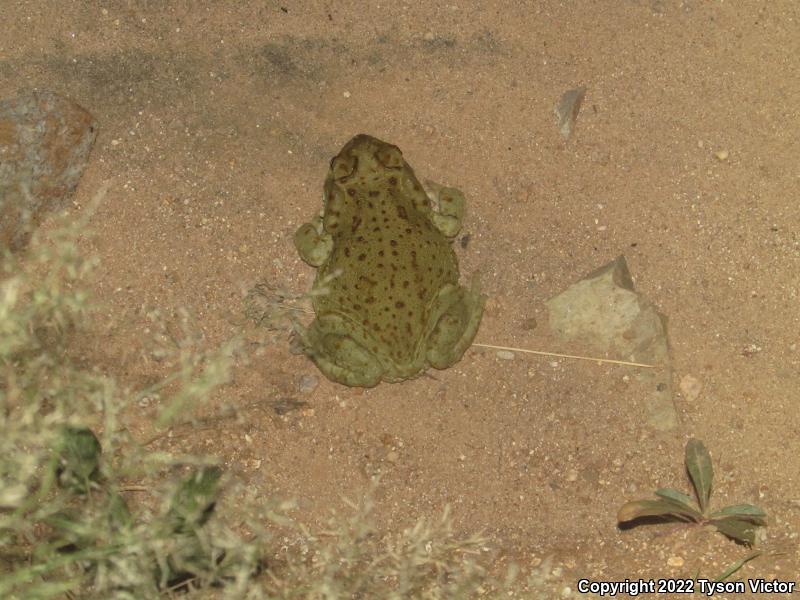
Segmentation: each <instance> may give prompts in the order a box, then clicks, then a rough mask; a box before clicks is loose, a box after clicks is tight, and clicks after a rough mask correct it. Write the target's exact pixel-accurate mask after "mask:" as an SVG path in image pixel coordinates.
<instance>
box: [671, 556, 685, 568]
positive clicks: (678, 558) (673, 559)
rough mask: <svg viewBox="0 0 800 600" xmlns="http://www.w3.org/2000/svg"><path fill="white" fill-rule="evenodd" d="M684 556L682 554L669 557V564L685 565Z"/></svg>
mask: <svg viewBox="0 0 800 600" xmlns="http://www.w3.org/2000/svg"><path fill="white" fill-rule="evenodd" d="M683 562H684V561H683V557H681V556H670V557H669V558H668V559H667V565H669V566H670V567H676V568H677V567H682V566H683Z"/></svg>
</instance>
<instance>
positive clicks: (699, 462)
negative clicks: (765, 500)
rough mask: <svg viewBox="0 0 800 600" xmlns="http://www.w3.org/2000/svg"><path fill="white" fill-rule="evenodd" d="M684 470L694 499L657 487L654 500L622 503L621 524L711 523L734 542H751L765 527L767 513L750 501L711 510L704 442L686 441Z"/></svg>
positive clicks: (710, 479) (710, 470)
mask: <svg viewBox="0 0 800 600" xmlns="http://www.w3.org/2000/svg"><path fill="white" fill-rule="evenodd" d="M685 465H686V471H687V472H688V474H689V479H690V480H691V482H692V486H693V487H694V492H695V497H696V499H697V501H696V502H695V501H693V499H692V498H691V497H690V496H689V495H688V494H685V493H683V492H681V491H678V490H675V489H672V488H659V489H657V490H656V491H655V494H656V496H658V499H656V500H634V501H631V502H626V503H625V504H623V505H622V507H621V508H620V509H619V512H618V513H617V521H619V522H620V523H624V522H628V521H634V520H637V519H642V518H646V517H656V518H664V519H674V520H679V521H685V522H690V523H698V524H701V525H712V526H713V527H715V528H716V529H717V530H718V531H719V532H720V533H722V534H724V535H726V536H727V537H729V538H731V539H733V540H736V541H737V542H740V543H743V544H747V545H752V544H754V543H755V539H756V529H757V528H758V527H763V526H766V524H767V521H766V518H767V515H766V513H765V512H764V511H763V510H761V509H760V508H759V507H758V506H755V505H753V504H735V505H731V506H726V507H724V508H721V509H719V510H715V511H712V510H711V508H710V504H709V502H710V500H711V490H712V484H713V481H714V469H713V467H712V464H711V455H710V454H709V453H708V450H707V449H706V447H705V446H704V445H703V442H701V441H699V440H696V439H694V438H692V439H690V440H689V441H688V442H687V444H686V453H685Z"/></svg>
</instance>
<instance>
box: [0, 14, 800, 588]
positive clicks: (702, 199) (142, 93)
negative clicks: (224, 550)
mask: <svg viewBox="0 0 800 600" xmlns="http://www.w3.org/2000/svg"><path fill="white" fill-rule="evenodd" d="M104 6H105V8H100V7H96V8H91V9H90V8H78V7H75V6H71V5H70V6H59V7H58V8H57V9H56V8H55V7H53V5H51V4H48V3H35V2H34V3H23V4H15V5H13V6H9V7H6V12H7V13H8V14H7V15H6V16H7V18H6V19H5V21H6V22H7V23H8V24H9V26H8V29H7V30H6V31H5V32H4V36H3V39H2V41H0V57H2V58H1V59H0V95H1V96H2V97H10V96H13V95H15V94H16V93H17V91H18V90H19V89H20V88H22V87H25V88H28V89H30V88H39V89H49V90H52V91H54V92H57V93H59V94H62V95H65V96H67V97H70V98H72V99H73V100H75V101H76V102H78V103H79V104H81V105H82V106H84V107H86V108H87V109H88V110H89V111H90V112H91V113H92V114H93V115H94V117H95V118H96V119H97V121H98V123H99V126H100V134H99V137H98V140H97V144H96V146H95V149H94V152H93V154H92V160H91V162H90V164H89V166H88V168H87V171H86V174H85V175H84V179H83V181H82V183H81V186H80V188H79V191H78V194H77V196H76V198H75V201H74V210H79V209H80V208H81V207H82V206H83V205H85V204H86V203H88V200H89V198H91V196H92V194H93V193H94V191H95V190H96V189H97V188H98V187H99V186H100V185H101V183H102V182H104V181H110V182H111V187H110V189H109V192H108V196H107V200H106V202H105V204H104V205H103V206H102V207H101V208H100V210H99V211H98V212H97V214H96V215H95V217H94V219H93V221H92V226H93V229H94V232H95V235H94V237H92V238H88V237H87V239H86V240H85V242H84V249H85V251H86V252H88V253H94V254H97V255H98V256H99V258H100V260H101V266H100V269H99V277H98V278H97V281H96V283H95V289H94V292H95V293H96V295H97V297H98V298H100V299H101V300H102V310H101V311H100V312H99V313H98V316H97V321H96V330H95V331H94V332H93V334H92V335H91V336H87V337H86V338H85V339H83V340H82V341H81V344H80V348H79V350H78V352H79V353H80V354H81V355H82V356H84V357H85V358H86V360H91V361H94V362H96V363H97V364H99V365H100V367H101V368H103V369H105V370H107V372H108V373H109V374H112V375H115V376H117V377H119V378H120V379H121V380H122V381H124V382H127V383H129V384H131V385H143V384H146V383H147V382H148V381H149V380H151V379H152V378H154V377H157V376H158V375H160V374H162V373H163V371H164V368H165V367H164V366H163V365H161V364H159V363H158V362H157V361H156V360H153V359H152V357H149V356H148V355H147V353H146V352H143V351H141V350H140V348H141V347H142V343H143V340H144V339H145V338H146V337H147V336H148V335H149V333H148V331H147V328H148V327H149V321H148V320H147V318H146V313H147V311H148V310H151V309H153V308H157V309H159V310H161V311H162V312H164V313H166V314H169V313H170V312H171V311H174V310H175V309H176V308H177V307H181V306H185V307H187V308H188V309H189V311H190V312H191V313H192V314H193V315H194V318H195V322H196V324H197V326H198V328H199V329H200V330H201V331H202V332H203V334H204V335H205V337H206V341H207V342H208V343H217V342H220V341H222V340H224V339H226V338H227V337H228V336H230V335H231V334H232V333H233V332H234V331H236V329H237V328H238V327H239V324H240V323H241V315H242V311H243V305H242V302H243V298H244V294H245V292H246V290H247V289H248V288H250V287H251V286H252V285H254V284H255V283H256V282H258V281H261V280H267V281H270V282H272V283H274V284H276V285H281V286H283V287H285V288H287V289H291V290H293V291H297V292H302V291H304V290H306V289H308V286H309V285H310V278H311V276H312V270H311V269H309V268H307V267H306V266H305V265H304V264H303V263H302V262H301V261H300V259H299V258H298V256H297V254H296V252H295V251H294V249H293V247H292V244H291V236H292V234H293V232H294V230H295V228H296V227H297V226H298V225H299V224H301V223H302V222H303V221H304V219H305V218H306V217H307V216H308V215H309V214H311V213H312V211H315V210H317V209H318V207H319V205H320V204H319V203H320V194H321V185H322V180H323V178H324V175H325V172H326V169H327V166H328V161H329V159H330V157H331V156H332V155H333V154H334V153H335V152H336V151H337V150H338V148H340V147H341V145H342V144H343V143H344V142H345V141H346V140H348V139H350V137H352V136H353V135H354V134H356V133H359V132H365V133H370V134H372V135H375V136H377V137H379V138H381V139H385V140H387V141H390V142H392V143H394V144H397V145H398V146H399V147H400V148H401V149H402V150H403V152H404V155H405V157H406V159H407V160H408V161H409V163H410V164H412V165H413V166H414V168H415V170H416V171H417V172H418V174H419V175H420V176H421V177H431V178H434V179H436V180H437V181H441V182H442V183H446V184H449V185H454V186H457V187H459V188H461V189H462V190H463V191H464V192H465V195H466V196H467V200H468V216H467V222H466V225H465V230H464V235H467V236H468V240H469V243H468V244H456V251H457V253H458V255H459V260H460V263H461V269H462V272H463V273H464V274H465V275H468V274H471V273H473V272H475V271H479V272H480V273H481V275H482V282H483V288H484V290H485V291H486V292H487V294H488V295H489V296H490V301H489V303H488V305H487V309H486V314H485V316H484V321H483V324H482V326H481V330H480V332H479V334H478V341H484V342H487V343H494V344H499V345H507V346H516V347H520V346H521V347H532V348H536V349H550V350H554V351H560V352H570V351H576V352H580V351H581V349H580V348H564V347H553V343H554V342H553V340H551V339H547V338H545V337H544V336H543V335H542V334H541V331H540V328H534V329H532V330H531V328H530V323H531V322H532V321H531V318H533V319H536V320H538V321H539V322H543V321H542V319H543V318H544V317H543V314H544V313H543V312H542V302H543V301H544V300H545V299H547V298H548V297H551V296H553V295H555V294H557V293H558V292H560V291H562V290H563V289H565V288H566V287H567V286H568V285H569V284H570V283H572V282H573V281H575V280H577V279H578V278H579V277H581V276H582V275H583V274H585V273H587V272H590V271H592V270H593V269H595V268H596V267H598V266H600V265H602V264H605V263H606V262H608V261H609V260H611V259H612V258H614V257H615V256H618V255H619V254H625V255H626V257H627V259H628V262H629V265H630V267H631V272H632V273H634V275H635V277H636V278H637V281H636V288H637V290H638V291H640V292H641V293H643V294H644V295H645V296H646V297H648V298H649V299H651V300H652V301H653V302H654V303H655V304H656V305H657V306H658V307H659V309H660V310H661V312H663V313H665V314H667V315H668V316H669V324H670V325H669V327H670V335H671V343H672V353H673V365H674V367H675V375H676V378H677V381H679V380H680V379H681V378H683V377H684V376H686V375H691V376H693V377H694V378H696V379H697V380H698V381H699V382H700V383H701V385H702V389H701V392H700V393H699V394H698V395H697V396H696V397H695V398H693V399H692V400H688V399H686V398H683V397H681V396H678V397H676V399H675V402H676V406H677V408H678V411H679V414H680V420H681V426H680V428H679V432H678V433H676V434H674V435H669V436H664V435H659V434H655V433H653V432H650V431H649V430H648V429H647V428H646V426H645V425H644V417H643V415H642V414H641V413H640V411H639V409H638V408H637V407H638V406H639V404H638V403H637V401H638V400H640V399H641V397H642V395H644V394H646V393H647V390H644V389H641V388H640V387H638V384H637V383H636V382H635V380H634V379H633V378H626V376H627V375H628V371H627V370H626V369H625V368H623V367H608V366H597V365H594V364H591V363H572V362H568V361H564V360H548V359H538V358H537V359H523V358H522V357H520V356H516V357H515V359H514V360H502V359H500V358H498V357H497V355H496V353H495V352H493V351H487V350H480V349H473V350H470V351H468V352H467V354H466V356H465V357H464V359H463V360H462V361H461V362H460V363H459V364H458V365H456V366H455V367H453V368H452V369H449V370H447V371H443V372H435V371H434V372H431V373H429V375H428V376H425V377H422V378H419V379H417V380H414V381H409V382H406V383H402V384H396V385H380V386H379V387H377V388H375V389H373V390H370V391H367V392H364V391H361V390H357V389H349V388H345V387H341V386H338V385H335V384H332V383H330V382H328V381H327V380H324V379H321V381H320V382H319V385H318V386H316V387H313V386H309V385H307V379H306V380H303V377H304V376H306V377H307V376H314V375H318V373H317V372H316V370H315V368H314V367H313V365H312V364H311V363H310V362H309V361H308V360H307V359H305V358H304V357H302V356H296V355H292V354H291V353H290V352H289V349H288V343H287V340H286V336H279V337H278V339H277V340H274V341H270V343H265V339H266V334H265V333H264V332H263V331H260V330H257V329H255V328H251V329H248V341H249V343H250V347H251V348H252V349H254V350H256V349H257V350H258V353H257V354H256V356H255V358H254V359H253V360H251V361H250V362H248V363H247V364H241V365H240V366H239V368H238V370H237V373H236V378H235V381H234V382H233V383H232V384H231V385H229V386H227V387H226V388H225V389H224V390H222V391H221V392H220V393H219V394H217V396H216V397H215V399H214V403H213V404H212V405H211V406H209V407H208V413H209V415H222V414H227V415H232V416H230V417H226V418H222V417H219V416H218V418H213V417H211V418H210V420H209V421H208V422H207V426H206V427H204V428H203V429H201V430H199V431H186V432H181V435H178V436H176V437H175V438H173V441H172V442H170V443H169V444H168V446H167V447H169V448H170V449H173V450H190V451H196V452H213V453H214V454H217V455H220V456H222V457H223V458H224V460H225V463H226V465H227V466H228V468H230V469H232V470H234V471H237V472H239V473H241V474H242V475H243V476H244V477H245V478H247V479H248V480H249V482H250V484H251V485H252V486H256V487H258V488H259V489H261V490H263V493H264V495H265V496H271V495H277V496H294V497H296V498H298V499H299V501H300V507H301V510H302V513H301V515H302V518H303V519H305V520H307V521H308V522H310V523H321V522H323V521H324V519H325V517H326V515H327V513H328V510H329V509H331V508H341V507H343V502H342V496H343V495H344V496H351V497H352V496H356V495H358V494H360V493H362V492H363V491H364V490H366V489H367V488H368V487H369V485H370V482H371V480H372V479H373V478H374V477H375V476H377V475H380V476H381V485H380V487H379V491H378V503H377V509H376V516H377V517H378V518H379V520H380V522H381V523H382V524H383V525H384V526H386V527H397V526H401V525H407V524H409V523H410V522H411V521H413V520H414V519H415V518H417V517H419V516H425V515H428V516H433V515H436V514H438V513H440V512H441V510H442V509H443V508H444V506H445V505H446V504H450V505H452V507H453V513H454V515H455V517H456V523H457V526H458V527H459V528H460V529H462V530H463V531H464V532H472V531H476V530H479V529H485V530H487V531H488V532H490V533H491V534H492V535H493V539H494V543H495V544H496V546H497V547H498V548H500V549H501V550H502V551H503V552H504V555H505V557H506V559H508V560H510V559H513V560H517V561H519V562H520V563H521V564H522V566H523V567H525V566H530V565H534V564H538V562H539V561H540V560H541V559H542V558H543V557H545V556H547V555H555V557H556V560H557V563H558V564H559V565H561V567H562V568H563V569H564V571H563V579H564V581H565V583H567V584H569V585H571V586H572V587H573V589H574V587H575V582H576V581H577V579H578V578H579V577H588V578H593V579H598V580H607V579H624V578H626V577H627V578H631V579H634V578H638V577H643V578H656V579H657V578H663V577H691V576H694V575H696V574H698V573H699V574H700V576H701V577H702V576H705V577H714V576H716V575H718V574H719V573H720V572H721V571H722V570H723V569H724V568H725V567H726V566H727V565H729V564H730V563H732V562H733V561H734V560H737V559H738V558H741V557H742V556H743V555H744V553H745V550H744V549H742V548H740V547H737V546H735V545H734V544H732V543H730V542H728V541H726V540H725V539H724V538H722V537H721V536H719V535H706V534H705V533H704V532H703V530H699V531H698V530H692V529H686V528H685V527H681V526H652V527H641V528H637V529H632V530H625V531H620V530H618V529H617V527H616V523H615V514H616V509H617V508H618V507H619V506H620V505H621V504H622V503H623V502H624V501H626V500H629V499H634V498H638V497H647V496H649V494H650V492H651V490H653V489H655V488H656V487H660V486H670V487H676V488H680V489H686V488H687V486H688V482H687V481H686V479H685V476H684V474H683V472H682V456H683V445H684V443H685V440H686V439H687V438H688V437H689V436H690V435H691V436H694V437H697V438H700V439H702V440H703V441H704V442H705V444H706V446H707V447H708V448H709V450H710V451H711V453H712V455H713V457H714V460H715V465H716V468H717V473H718V479H717V485H716V490H715V498H716V499H717V501H718V502H719V503H720V505H724V504H731V503H738V502H752V503H756V504H759V505H760V506H762V507H763V508H764V509H765V510H766V511H767V513H768V514H769V516H770V527H769V529H768V531H767V540H766V542H765V543H764V544H763V548H764V549H765V551H766V552H767V554H765V555H764V556H762V557H761V558H759V559H757V560H755V561H753V562H751V563H749V564H748V565H747V566H745V567H744V568H743V570H742V571H741V572H740V575H741V576H743V577H745V578H747V577H757V576H758V577H766V578H773V577H777V578H779V579H784V580H787V579H788V580H790V579H792V578H793V577H795V576H796V573H797V572H798V549H797V536H798V532H800V504H798V485H799V484H800V463H798V459H797V456H800V435H798V433H800V411H798V410H797V402H798V396H797V390H798V389H800V368H798V367H800V354H798V348H797V345H798V334H797V332H798V330H800V328H799V327H798V325H800V323H798V321H799V320H800V319H799V313H798V310H797V296H798V277H797V274H798V273H799V272H800V208H798V204H797V202H796V198H797V196H798V187H799V184H798V179H797V156H798V144H797V131H798V130H800V113H798V112H797V109H796V106H795V104H796V103H794V102H793V101H792V99H793V98H797V97H799V96H800V83H799V82H798V79H797V77H796V76H795V74H796V66H797V58H796V57H797V56H800V37H798V36H797V35H796V24H797V22H798V19H800V13H799V12H798V7H797V6H795V5H794V4H793V3H791V2H781V1H779V2H771V3H767V4H763V5H758V4H752V3H701V2H691V1H688V2H682V3H677V2H676V3H672V2H625V3H607V4H606V5H604V6H602V8H598V7H597V6H596V5H595V4H590V3H580V6H576V5H575V4H573V3H566V4H564V3H557V2H539V3H536V5H535V6H534V7H532V8H527V7H522V6H518V5H516V4H514V3H508V4H505V3H503V4H500V5H497V4H487V5H482V4H480V3H478V4H474V5H465V6H458V7H456V6H454V5H450V4H434V5H428V6H426V7H424V8H419V9H417V8H415V9H410V8H408V7H405V6H403V5H399V4H398V5H394V4H389V5H386V6H383V5H382V6H381V7H380V8H379V9H378V8H373V9H367V10H365V9H364V6H363V4H360V3H351V4H347V3H345V4H341V3H337V4H336V5H335V7H334V5H330V6H327V7H326V6H324V5H322V4H320V5H317V6H315V7H307V8H306V7H301V6H300V5H298V6H297V7H295V6H293V5H284V6H279V5H277V4H268V5H266V6H265V5H263V3H246V2H245V3H237V5H236V6H235V7H234V6H231V5H226V6H223V5H221V4H219V5H218V4H214V3H207V4H206V5H205V6H200V7H193V8H190V7H189V6H188V5H186V6H183V5H180V6H178V5H173V6H171V7H170V8H168V9H166V10H165V9H164V8H163V6H161V5H159V6H158V7H156V6H155V5H153V6H151V5H150V3H142V4H140V6H139V7H136V8H132V7H131V6H130V5H129V3H119V2H111V3H107V4H105V5H104ZM579 85H585V86H586V87H587V94H586V98H585V100H584V103H583V106H582V109H581V114H580V116H579V117H578V121H577V126H576V129H575V132H574V133H573V135H572V138H571V139H570V141H569V142H568V143H566V144H565V142H564V141H563V139H562V138H561V135H560V134H559V132H558V128H557V126H556V123H555V119H554V117H553V106H554V104H555V103H556V102H557V101H558V99H559V98H560V96H561V94H562V93H563V92H564V91H565V90H568V89H571V88H575V87H577V86H579ZM721 151H724V152H726V153H727V155H726V154H720V152H721ZM721 156H724V157H725V158H724V160H722V159H721V158H720V157H721ZM46 226H47V225H45V227H46ZM464 246H466V247H464ZM676 383H677V382H676ZM676 389H677V385H676ZM281 400H283V401H285V402H288V401H289V400H293V401H297V402H306V403H308V404H307V405H304V406H302V408H299V409H298V410H290V411H287V412H284V414H282V415H281V414H277V413H276V411H275V410H274V402H276V401H281ZM226 407H228V408H229V409H230V410H229V411H228V412H224V409H225V408H226ZM152 410H153V408H152V406H150V407H132V411H135V412H137V413H138V416H139V430H138V431H135V432H134V433H136V434H137V435H142V436H143V437H144V436H146V435H147V434H148V432H150V431H151V424H150V419H151V417H152V413H151V411H152ZM206 416H207V417H208V415H206ZM778 551H780V552H782V554H775V553H776V552H778ZM720 597H721V596H720Z"/></svg>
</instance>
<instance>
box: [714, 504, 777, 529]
mask: <svg viewBox="0 0 800 600" xmlns="http://www.w3.org/2000/svg"><path fill="white" fill-rule="evenodd" d="M727 517H734V518H740V519H743V520H749V521H753V522H754V523H755V522H758V524H759V525H766V524H767V523H766V518H767V513H765V512H764V511H763V510H761V509H760V508H759V507H757V506H755V505H753V504H734V505H732V506H726V507H725V508H722V509H720V510H718V511H716V512H715V513H713V514H712V515H711V518H712V519H724V518H727Z"/></svg>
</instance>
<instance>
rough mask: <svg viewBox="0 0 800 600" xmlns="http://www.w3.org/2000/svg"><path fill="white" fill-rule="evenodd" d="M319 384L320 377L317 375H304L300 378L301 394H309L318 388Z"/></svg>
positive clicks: (299, 387)
mask: <svg viewBox="0 0 800 600" xmlns="http://www.w3.org/2000/svg"><path fill="white" fill-rule="evenodd" d="M318 385H319V377H317V376H316V375H303V376H302V377H301V378H300V383H299V384H298V386H297V389H298V391H299V392H300V393H301V394H309V393H311V392H313V391H314V390H315V389H317V386H318Z"/></svg>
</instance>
